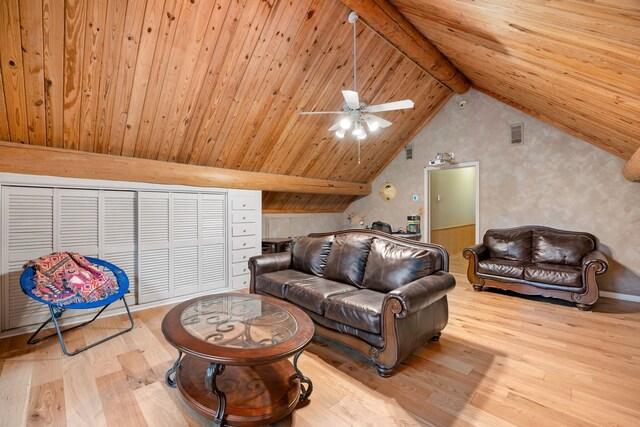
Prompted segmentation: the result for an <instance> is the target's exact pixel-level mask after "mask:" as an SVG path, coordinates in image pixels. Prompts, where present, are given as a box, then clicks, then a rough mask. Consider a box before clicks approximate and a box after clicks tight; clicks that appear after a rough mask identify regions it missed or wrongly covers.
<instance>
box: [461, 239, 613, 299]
mask: <svg viewBox="0 0 640 427" xmlns="http://www.w3.org/2000/svg"><path fill="white" fill-rule="evenodd" d="M595 249H596V238H595V237H594V236H593V235H591V234H589V233H579V232H574V231H563V230H556V229H553V228H548V227H540V226H525V227H518V228H509V229H502V230H488V231H487V232H486V234H485V235H484V239H483V243H481V244H478V245H475V246H473V247H470V248H466V249H465V250H464V251H463V253H462V254H463V256H464V257H465V258H466V259H468V260H469V267H468V269H467V277H468V278H469V281H470V282H471V284H472V285H473V289H475V290H476V291H481V290H482V288H483V287H484V286H489V287H495V288H501V289H508V290H511V291H514V292H519V293H522V294H529V295H541V296H544V297H551V298H560V299H563V300H566V301H571V302H575V303H576V306H577V307H578V308H579V309H580V310H591V308H592V306H593V304H595V302H596V301H597V300H598V284H597V282H596V275H598V274H602V273H604V272H605V271H607V268H608V264H607V260H606V258H605V257H604V255H603V254H602V253H601V252H599V251H597V250H595Z"/></svg>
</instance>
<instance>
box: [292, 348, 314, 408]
mask: <svg viewBox="0 0 640 427" xmlns="http://www.w3.org/2000/svg"><path fill="white" fill-rule="evenodd" d="M301 354H302V351H301V352H299V353H296V355H295V356H293V369H295V370H296V374H297V375H298V378H300V401H301V402H304V401H305V400H307V399H308V398H309V396H311V392H313V383H312V382H311V380H310V379H309V377H306V376H304V374H303V373H302V371H300V369H299V368H298V358H299V357H300V355H301ZM303 383H304V384H306V387H305V386H304V385H303Z"/></svg>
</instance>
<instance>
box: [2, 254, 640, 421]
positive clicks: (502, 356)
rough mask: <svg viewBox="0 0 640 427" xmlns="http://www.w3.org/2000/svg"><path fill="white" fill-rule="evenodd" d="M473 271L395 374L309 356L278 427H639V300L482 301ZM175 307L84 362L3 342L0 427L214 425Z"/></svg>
mask: <svg viewBox="0 0 640 427" xmlns="http://www.w3.org/2000/svg"><path fill="white" fill-rule="evenodd" d="M452 259H453V257H452ZM463 261H464V260H463ZM465 268H466V265H465V264H464V263H463V262H458V261H452V271H453V273H454V276H455V277H456V280H457V282H458V286H457V287H456V289H455V290H454V291H453V292H452V293H451V294H450V295H449V308H450V317H449V324H448V325H447V327H446V328H445V330H444V331H443V335H442V338H441V339H440V341H439V342H432V343H429V344H428V345H426V346H425V347H423V348H421V349H419V350H418V351H416V353H415V354H414V355H412V356H411V357H409V358H408V359H407V360H406V361H405V362H404V363H402V364H401V365H400V366H399V367H398V368H397V370H396V372H395V374H394V375H393V376H392V377H391V378H387V379H383V378H380V377H379V376H378V375H377V372H376V370H375V367H374V366H372V364H371V363H370V362H369V361H367V360H366V359H365V358H364V357H362V356H361V355H359V354H358V353H355V352H354V351H353V350H350V349H348V348H346V347H344V346H340V345H336V344H335V343H331V342H330V341H328V340H325V339H319V340H314V341H313V342H312V343H311V345H310V346H309V347H308V348H307V349H306V350H305V352H304V353H303V355H302V357H301V358H300V360H299V366H300V368H301V370H302V372H303V373H304V374H305V375H307V376H308V377H310V378H311V379H312V380H313V382H314V392H313V394H312V395H311V398H310V399H309V401H308V402H306V403H304V404H301V405H300V406H299V407H298V408H297V409H296V411H295V412H294V413H293V414H292V415H291V416H289V417H287V418H285V419H284V420H282V421H281V422H279V423H276V426H277V427H285V426H286V427H290V426H295V427H300V426H302V427H306V426H327V425H330V426H332V427H338V426H347V425H356V426H360V425H363V426H368V425H375V426H378V425H390V426H393V425H420V426H431V425H433V426H448V427H450V426H483V425H486V426H500V425H554V426H555V425H558V426H576V425H581V426H582V425H584V426H590V425H597V426H601V425H624V426H627V425H628V426H632V425H633V426H635V425H640V356H639V355H640V352H639V351H638V350H639V349H640V304H637V303H635V304H633V303H629V302H622V301H613V300H608V299H604V298H603V299H601V300H600V301H599V302H598V304H597V305H596V306H595V310H594V312H593V313H586V314H585V313H582V312H579V311H578V310H577V309H575V307H572V306H570V305H566V304H563V303H554V302H550V301H549V300H542V299H535V298H521V297H517V296H513V295H508V294H505V293H500V292H490V291H486V292H474V291H473V290H472V289H471V286H470V284H469V283H468V281H467V280H466V277H465V275H464V274H463V273H464V271H465V270H464V269H465ZM170 308H171V306H165V307H157V308H153V309H149V310H144V311H142V312H137V313H135V315H134V317H135V322H136V327H135V329H134V330H133V331H131V332H130V333H127V334H124V335H122V336H121V337H118V338H116V339H114V340H111V341H108V342H105V343H103V344H101V345H99V346H97V347H95V348H92V349H89V350H87V351H86V352H84V353H81V354H80V355H77V356H74V357H65V356H63V355H62V352H61V350H60V346H59V344H58V342H57V341H56V340H55V339H52V340H50V341H45V342H42V343H39V344H37V345H34V346H29V345H27V344H26V337H27V336H26V335H23V336H17V337H11V338H6V339H2V340H0V426H3V427H4V426H5V425H6V426H7V427H14V426H23V425H27V424H33V425H38V423H39V424H40V425H43V424H44V425H66V426H109V427H123V426H131V425H133V426H138V425H140V426H144V425H149V426H164V425H171V426H174V425H176V426H184V425H188V426H190V427H191V426H193V427H196V426H205V425H210V421H207V420H205V419H204V418H202V417H200V416H199V415H198V414H196V413H195V412H194V411H193V410H191V409H190V408H189V407H188V406H187V405H186V404H185V403H184V402H183V401H182V399H181V398H180V396H179V393H178V391H177V390H175V389H172V388H170V387H168V386H167V385H166V383H165V382H164V374H165V372H166V371H167V369H168V368H169V367H170V366H171V365H172V364H173V361H174V360H175V357H176V355H177V352H176V350H175V349H174V348H173V347H172V346H171V345H170V344H168V343H167V342H166V340H164V337H163V335H162V331H161V327H160V325H161V322H162V319H163V317H164V315H165V314H166V313H167V311H168V310H169V309H170ZM124 320H126V319H124V318H123V317H122V316H120V317H116V318H104V319H99V320H98V321H96V322H94V323H93V324H92V325H90V327H89V328H88V329H84V328H81V329H80V330H77V331H73V332H70V333H69V334H68V337H67V338H66V339H67V347H68V348H69V349H75V348H77V347H79V346H82V345H85V344H86V342H91V341H94V340H95V339H96V338H99V337H102V336H105V335H107V334H111V333H113V332H115V330H116V329H118V328H120V327H122V325H123V324H124V323H125V322H124ZM83 329H84V330H83ZM60 372H61V373H60ZM54 396H56V397H54ZM57 396H60V398H58V397H57ZM56 403H57V404H58V406H60V409H59V411H58V412H56V410H57V408H58V406H56ZM34 414H39V415H38V416H37V417H32V416H30V415H34ZM49 419H50V420H51V421H50V422H49V421H48V420H49ZM59 419H63V422H60V423H58V424H56V422H57V420H59ZM5 420H8V421H5ZM46 422H49V424H46Z"/></svg>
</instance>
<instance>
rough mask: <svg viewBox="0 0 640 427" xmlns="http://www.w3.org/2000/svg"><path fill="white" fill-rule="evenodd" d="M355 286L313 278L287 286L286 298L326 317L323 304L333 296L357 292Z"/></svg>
mask: <svg viewBox="0 0 640 427" xmlns="http://www.w3.org/2000/svg"><path fill="white" fill-rule="evenodd" d="M356 289H358V288H356V287H355V286H351V285H347V284H344V283H339V282H334V281H332V280H327V279H323V278H321V277H313V278H311V279H305V280H302V281H299V282H297V281H293V282H290V283H288V284H287V286H286V288H285V293H284V297H285V299H286V300H288V301H291V302H292V303H294V304H297V305H299V306H301V307H304V308H306V309H308V310H311V311H313V312H314V313H318V314H320V315H324V309H323V306H322V303H323V302H324V300H326V299H327V298H329V297H330V296H332V295H337V294H344V293H347V292H352V291H354V290H356Z"/></svg>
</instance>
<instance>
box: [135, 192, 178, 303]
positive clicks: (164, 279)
mask: <svg viewBox="0 0 640 427" xmlns="http://www.w3.org/2000/svg"><path fill="white" fill-rule="evenodd" d="M169 196H170V194H169V193H152V192H140V193H138V213H139V214H138V234H139V256H138V259H139V263H138V265H139V266H140V276H139V282H138V283H139V286H138V287H139V291H138V298H139V302H140V303H141V304H144V303H147V302H152V301H158V300H162V299H167V298H170V297H171V273H172V271H171V270H172V268H171V264H172V263H171V256H170V252H169V236H170V229H169V225H170V221H169V218H170V216H169V207H170V204H169Z"/></svg>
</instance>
